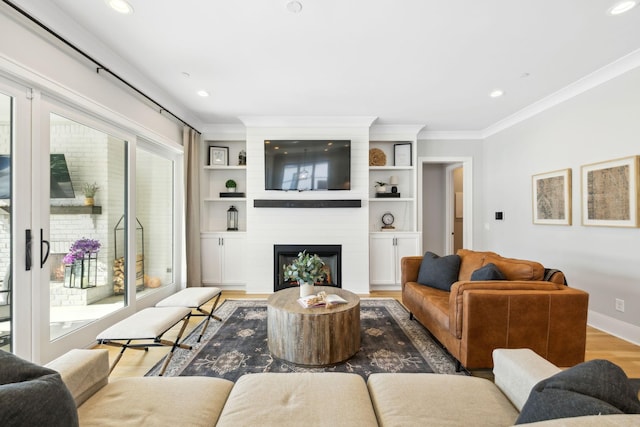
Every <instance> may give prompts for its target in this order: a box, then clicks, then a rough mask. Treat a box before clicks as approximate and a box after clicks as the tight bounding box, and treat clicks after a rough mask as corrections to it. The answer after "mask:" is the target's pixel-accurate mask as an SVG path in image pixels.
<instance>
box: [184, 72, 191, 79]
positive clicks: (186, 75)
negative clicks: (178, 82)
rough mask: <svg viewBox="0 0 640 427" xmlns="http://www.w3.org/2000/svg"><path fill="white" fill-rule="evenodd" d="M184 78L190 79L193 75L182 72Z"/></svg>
mask: <svg viewBox="0 0 640 427" xmlns="http://www.w3.org/2000/svg"><path fill="white" fill-rule="evenodd" d="M182 77H184V78H186V79H188V78H189V77H191V74H189V73H187V72H186V71H183V72H182Z"/></svg>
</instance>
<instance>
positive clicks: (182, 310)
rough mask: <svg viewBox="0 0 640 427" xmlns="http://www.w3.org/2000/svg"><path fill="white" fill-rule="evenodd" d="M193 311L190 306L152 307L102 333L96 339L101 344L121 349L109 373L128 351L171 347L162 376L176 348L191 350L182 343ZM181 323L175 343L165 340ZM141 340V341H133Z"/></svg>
mask: <svg viewBox="0 0 640 427" xmlns="http://www.w3.org/2000/svg"><path fill="white" fill-rule="evenodd" d="M190 313H191V309H190V308H188V307H150V308H145V309H143V310H140V311H138V312H137V313H134V314H132V315H131V316H129V317H127V318H126V319H123V320H121V321H119V322H118V323H116V324H115V325H113V326H111V327H109V328H107V329H105V330H104V331H102V332H100V333H99V334H98V336H97V337H96V339H97V340H98V342H99V343H100V344H105V345H112V346H116V347H122V350H121V351H120V353H118V357H116V359H115V360H114V362H113V364H112V365H111V369H110V370H109V373H111V371H113V368H115V366H116V364H117V363H118V362H119V361H120V358H121V357H122V354H123V353H124V351H125V350H126V349H128V348H133V349H138V350H139V349H144V350H145V351H146V350H148V349H149V347H158V346H171V351H170V352H169V354H168V355H167V356H166V358H165V361H164V364H163V366H162V369H161V370H160V374H159V375H162V374H163V373H164V371H165V369H166V368H167V365H168V364H169V361H170V360H171V357H172V356H173V352H174V351H175V349H176V347H180V348H185V349H187V350H191V346H188V345H184V344H180V338H182V334H183V333H184V330H185V328H186V327H187V323H188V321H189V314H190ZM180 321H182V327H181V328H180V332H179V333H178V336H177V337H176V339H175V341H169V340H165V339H162V335H164V333H165V332H167V331H168V330H169V329H171V328H172V327H174V326H175V325H176V324H178V323H179V322H180ZM132 341H142V342H132Z"/></svg>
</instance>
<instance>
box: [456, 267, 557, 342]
mask: <svg viewBox="0 0 640 427" xmlns="http://www.w3.org/2000/svg"><path fill="white" fill-rule="evenodd" d="M563 288H566V287H565V286H562V285H558V284H555V283H551V282H541V281H533V280H522V281H515V280H487V281H459V282H455V283H454V284H453V285H451V293H450V295H449V331H450V332H451V333H452V334H453V335H454V336H455V337H456V338H458V339H460V338H462V319H463V314H464V310H463V307H464V294H465V292H469V291H476V290H478V291H480V290H491V291H504V292H509V291H530V290H535V291H541V292H549V291H558V290H562V289H563Z"/></svg>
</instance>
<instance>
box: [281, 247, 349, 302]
mask: <svg viewBox="0 0 640 427" xmlns="http://www.w3.org/2000/svg"><path fill="white" fill-rule="evenodd" d="M305 250H306V251H307V253H310V254H317V255H318V256H319V257H320V258H322V261H324V264H325V273H326V276H325V279H324V280H323V282H322V283H317V284H318V285H322V286H335V287H337V288H341V287H342V285H341V282H342V245H273V263H274V268H273V271H274V279H273V290H274V292H275V291H279V290H281V289H286V288H291V287H293V286H298V284H297V283H295V282H285V281H284V266H285V265H288V264H290V263H291V261H293V259H294V258H297V257H298V254H299V253H300V252H302V251H305Z"/></svg>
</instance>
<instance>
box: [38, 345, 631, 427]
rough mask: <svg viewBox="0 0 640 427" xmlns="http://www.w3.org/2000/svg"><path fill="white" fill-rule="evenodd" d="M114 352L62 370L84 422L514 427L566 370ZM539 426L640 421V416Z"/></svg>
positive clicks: (519, 361) (519, 364)
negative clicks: (200, 372)
mask: <svg viewBox="0 0 640 427" xmlns="http://www.w3.org/2000/svg"><path fill="white" fill-rule="evenodd" d="M107 359H108V356H107V351H106V350H73V351H71V352H69V353H67V354H65V355H63V356H62V357H60V358H58V359H56V360H55V361H53V362H51V363H50V364H48V365H47V366H48V367H49V368H51V369H54V370H56V371H58V372H60V373H61V376H62V379H63V381H64V382H65V384H66V385H67V387H68V388H69V390H70V391H71V394H72V395H73V398H74V399H75V401H76V404H77V406H78V416H79V420H80V425H81V426H92V425H95V426H108V425H114V426H128V425H133V426H136V427H140V426H147V425H148V426H154V427H155V426H164V425H166V426H176V425H184V426H186V425H188V426H213V425H218V426H233V427H238V426H256V425H277V426H297V425H305V426H338V425H340V426H376V425H381V426H403V427H406V426H413V425H415V426H424V425H431V426H441V425H447V426H469V425H473V426H509V425H512V424H513V423H514V422H515V421H516V419H517V417H518V415H519V411H520V410H521V409H522V407H523V405H524V404H525V402H526V401H527V399H528V397H529V393H530V391H531V389H532V387H533V386H534V385H535V384H537V383H538V382H539V381H540V380H542V379H544V378H547V377H550V376H553V375H555V374H557V373H558V372H560V369H559V368H557V367H556V366H554V365H553V364H551V363H549V362H548V361H546V360H545V359H543V358H541V357H539V356H538V355H537V354H535V353H534V352H532V351H531V350H527V349H515V350H514V349H509V350H506V349H498V350H495V352H494V359H495V363H494V370H493V372H494V375H495V382H492V381H489V380H487V379H483V378H478V377H468V376H463V375H438V374H372V375H370V376H369V379H368V381H367V382H366V383H365V381H364V380H363V379H362V377H360V376H358V375H355V374H347V373H287V374H281V373H280V374H279V373H264V374H249V375H245V376H243V377H241V378H240V379H239V380H238V381H237V382H236V383H235V384H233V383H232V382H230V381H226V380H223V379H217V378H204V377H169V378H168V377H143V378H119V379H109V378H108V372H109V364H108V360H107ZM530 425H540V426H609V425H610V426H639V425H640V415H607V416H590V417H578V418H564V419H558V420H554V421H547V422H543V423H536V424H530Z"/></svg>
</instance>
